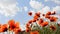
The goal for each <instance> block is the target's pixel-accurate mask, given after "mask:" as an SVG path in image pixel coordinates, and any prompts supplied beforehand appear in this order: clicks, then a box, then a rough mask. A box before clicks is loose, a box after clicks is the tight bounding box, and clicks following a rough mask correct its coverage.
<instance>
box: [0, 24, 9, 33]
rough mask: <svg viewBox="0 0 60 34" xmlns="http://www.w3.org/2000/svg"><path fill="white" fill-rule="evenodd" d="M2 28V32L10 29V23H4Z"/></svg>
mask: <svg viewBox="0 0 60 34" xmlns="http://www.w3.org/2000/svg"><path fill="white" fill-rule="evenodd" d="M1 30H2V32H5V31H7V30H8V25H7V24H4V25H2V26H1Z"/></svg>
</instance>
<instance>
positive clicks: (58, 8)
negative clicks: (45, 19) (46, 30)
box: [53, 6, 60, 14]
mask: <svg viewBox="0 0 60 34" xmlns="http://www.w3.org/2000/svg"><path fill="white" fill-rule="evenodd" d="M53 11H56V13H57V14H60V6H56V7H54V8H53Z"/></svg>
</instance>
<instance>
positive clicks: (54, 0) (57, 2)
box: [45, 0, 60, 5]
mask: <svg viewBox="0 0 60 34" xmlns="http://www.w3.org/2000/svg"><path fill="white" fill-rule="evenodd" d="M45 1H46V2H47V1H53V2H55V3H56V4H59V5H60V0H45Z"/></svg>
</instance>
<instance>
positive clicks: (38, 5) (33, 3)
mask: <svg viewBox="0 0 60 34" xmlns="http://www.w3.org/2000/svg"><path fill="white" fill-rule="evenodd" d="M29 4H30V6H31V7H32V8H34V9H40V8H42V7H43V6H44V5H43V4H42V3H41V2H38V1H35V0H30V3H29Z"/></svg>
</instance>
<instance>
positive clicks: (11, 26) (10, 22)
mask: <svg viewBox="0 0 60 34" xmlns="http://www.w3.org/2000/svg"><path fill="white" fill-rule="evenodd" d="M8 24H9V30H14V29H15V28H19V22H16V23H15V21H14V20H10V21H9V22H8Z"/></svg>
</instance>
